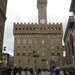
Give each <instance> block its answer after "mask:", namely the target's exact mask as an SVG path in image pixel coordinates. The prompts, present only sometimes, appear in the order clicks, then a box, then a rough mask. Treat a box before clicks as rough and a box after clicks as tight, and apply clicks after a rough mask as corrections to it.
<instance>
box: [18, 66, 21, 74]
mask: <svg viewBox="0 0 75 75" xmlns="http://www.w3.org/2000/svg"><path fill="white" fill-rule="evenodd" d="M18 71H19V75H21V72H22V68H21V66H20V67H19V69H18Z"/></svg>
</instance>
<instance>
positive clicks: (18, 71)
mask: <svg viewBox="0 0 75 75" xmlns="http://www.w3.org/2000/svg"><path fill="white" fill-rule="evenodd" d="M22 71H23V72H24V74H25V75H29V74H28V72H29V73H30V75H38V74H40V75H41V72H42V71H44V72H45V71H48V72H50V73H51V75H75V67H68V68H67V67H63V68H60V67H55V66H54V67H51V68H50V69H41V68H37V69H36V68H34V67H33V68H28V67H25V68H22V67H21V66H20V67H19V68H17V67H14V68H12V67H11V66H10V67H8V68H7V69H6V70H5V69H2V75H22Z"/></svg>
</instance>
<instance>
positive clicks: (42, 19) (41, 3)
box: [37, 0, 47, 24]
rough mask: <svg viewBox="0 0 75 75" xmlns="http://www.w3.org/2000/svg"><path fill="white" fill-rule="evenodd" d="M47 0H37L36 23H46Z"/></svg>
mask: <svg viewBox="0 0 75 75" xmlns="http://www.w3.org/2000/svg"><path fill="white" fill-rule="evenodd" d="M46 7H47V0H37V8H38V23H39V24H46V23H47V14H46V13H47V11H46Z"/></svg>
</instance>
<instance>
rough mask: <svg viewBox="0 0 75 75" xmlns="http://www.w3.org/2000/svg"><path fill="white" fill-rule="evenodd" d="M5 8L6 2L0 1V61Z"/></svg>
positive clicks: (4, 0)
mask: <svg viewBox="0 0 75 75" xmlns="http://www.w3.org/2000/svg"><path fill="white" fill-rule="evenodd" d="M6 6H7V0H0V60H1V59H2V47H3V36H4V26H5V20H6Z"/></svg>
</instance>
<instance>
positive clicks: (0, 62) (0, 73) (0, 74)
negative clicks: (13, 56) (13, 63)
mask: <svg viewBox="0 0 75 75" xmlns="http://www.w3.org/2000/svg"><path fill="white" fill-rule="evenodd" d="M1 64H2V61H1V60H0V75H2V71H1Z"/></svg>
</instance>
